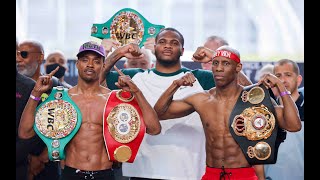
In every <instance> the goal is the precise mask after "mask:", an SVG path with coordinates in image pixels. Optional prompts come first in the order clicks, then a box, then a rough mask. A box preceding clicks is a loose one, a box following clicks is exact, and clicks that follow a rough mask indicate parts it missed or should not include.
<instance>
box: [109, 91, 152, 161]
mask: <svg viewBox="0 0 320 180" xmlns="http://www.w3.org/2000/svg"><path fill="white" fill-rule="evenodd" d="M145 132H146V126H145V124H144V121H143V117H142V112H141V109H140V107H139V105H138V102H137V101H136V99H134V96H133V95H132V94H131V93H130V92H128V91H122V90H113V91H111V93H110V96H109V99H108V101H107V102H106V106H105V112H104V114H103V137H104V141H105V145H106V148H107V152H108V156H109V160H110V161H118V162H129V163H132V162H133V161H134V159H135V157H136V155H137V153H138V150H139V147H140V144H141V142H142V140H143V137H144V134H145Z"/></svg>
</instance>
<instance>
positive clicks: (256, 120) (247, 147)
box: [229, 84, 278, 165]
mask: <svg viewBox="0 0 320 180" xmlns="http://www.w3.org/2000/svg"><path fill="white" fill-rule="evenodd" d="M274 114H275V110H274V107H273V104H272V102H271V99H270V94H269V91H268V90H267V89H266V88H265V87H264V85H262V84H261V85H260V86H257V85H256V84H253V85H251V86H247V87H245V88H244V89H243V91H242V92H241V94H240V96H239V98H238V100H237V102H236V104H235V106H234V108H233V110H232V113H231V115H230V119H229V122H230V133H231V135H232V136H233V138H234V139H235V141H237V142H238V144H239V145H240V147H241V149H242V151H243V153H244V155H245V157H246V159H247V161H248V162H249V164H251V165H254V164H274V163H275V162H276V156H275V141H276V136H277V130H278V125H277V122H276V117H275V116H274ZM276 152H277V151H276Z"/></svg>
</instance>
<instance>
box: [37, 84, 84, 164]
mask: <svg viewBox="0 0 320 180" xmlns="http://www.w3.org/2000/svg"><path fill="white" fill-rule="evenodd" d="M81 122H82V115H81V112H80V109H79V108H78V107H77V105H76V104H75V103H74V102H73V101H72V99H71V98H70V97H69V95H68V89H66V88H63V86H57V87H54V88H53V90H52V92H51V93H50V95H49V97H48V98H47V99H46V100H45V101H43V102H42V103H41V104H40V105H39V106H38V107H37V109H36V114H35V123H34V126H33V128H34V130H35V132H36V133H37V134H38V136H39V137H40V138H41V139H42V140H43V141H44V143H45V144H46V145H47V147H48V155H49V159H50V160H51V161H59V160H62V159H65V152H64V148H65V146H66V145H67V144H68V142H69V141H70V140H71V139H72V138H73V136H74V135H75V134H76V133H77V131H78V130H79V128H80V126H81Z"/></svg>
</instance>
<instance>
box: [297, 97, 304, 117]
mask: <svg viewBox="0 0 320 180" xmlns="http://www.w3.org/2000/svg"><path fill="white" fill-rule="evenodd" d="M299 94H300V96H299V97H298V99H297V100H296V105H297V108H298V111H299V115H300V119H301V121H303V122H304V96H303V92H299Z"/></svg>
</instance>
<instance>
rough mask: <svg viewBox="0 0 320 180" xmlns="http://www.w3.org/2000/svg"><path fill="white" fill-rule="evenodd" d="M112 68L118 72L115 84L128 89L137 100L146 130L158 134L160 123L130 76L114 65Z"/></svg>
mask: <svg viewBox="0 0 320 180" xmlns="http://www.w3.org/2000/svg"><path fill="white" fill-rule="evenodd" d="M114 69H115V70H116V71H117V72H118V73H119V74H120V76H119V78H118V82H116V86H118V87H119V88H121V89H123V90H124V91H130V92H131V93H132V94H133V96H134V98H135V99H136V100H137V102H138V104H139V106H140V108H141V111H142V115H143V119H144V122H145V124H146V128H147V130H146V132H147V133H148V134H151V135H156V134H159V133H160V132H161V125H160V122H159V119H158V116H157V114H156V112H155V111H154V109H153V108H152V106H151V105H150V104H149V102H148V101H147V100H146V98H145V97H144V95H143V94H142V92H141V91H140V89H139V88H138V87H137V86H136V85H135V84H134V82H133V81H132V80H131V78H130V76H127V75H125V74H123V73H122V72H121V71H120V70H119V69H118V68H117V67H116V66H114Z"/></svg>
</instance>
